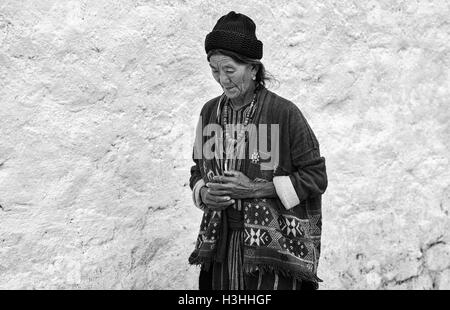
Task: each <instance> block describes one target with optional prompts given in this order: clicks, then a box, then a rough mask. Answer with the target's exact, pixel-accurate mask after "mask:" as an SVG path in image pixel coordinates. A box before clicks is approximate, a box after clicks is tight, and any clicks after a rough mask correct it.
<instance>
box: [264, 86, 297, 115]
mask: <svg viewBox="0 0 450 310" xmlns="http://www.w3.org/2000/svg"><path fill="white" fill-rule="evenodd" d="M267 94H268V96H269V98H270V105H271V109H272V113H274V114H275V115H279V116H280V117H286V116H300V117H301V118H303V114H302V112H301V111H300V108H299V107H298V106H297V105H296V104H295V103H293V102H292V101H291V100H289V99H286V98H284V97H282V96H280V95H278V94H276V93H274V92H272V91H270V90H267Z"/></svg>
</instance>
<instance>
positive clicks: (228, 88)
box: [224, 86, 234, 90]
mask: <svg viewBox="0 0 450 310" xmlns="http://www.w3.org/2000/svg"><path fill="white" fill-rule="evenodd" d="M224 88H225V89H226V90H230V89H233V88H234V86H230V87H224Z"/></svg>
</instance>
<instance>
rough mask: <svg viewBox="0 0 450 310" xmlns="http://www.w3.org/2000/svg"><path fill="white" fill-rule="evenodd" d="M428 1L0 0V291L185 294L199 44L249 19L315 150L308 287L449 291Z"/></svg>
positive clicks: (438, 36) (194, 214) (442, 150)
mask: <svg viewBox="0 0 450 310" xmlns="http://www.w3.org/2000/svg"><path fill="white" fill-rule="evenodd" d="M449 6H450V4H449V2H448V1H444V0H441V1H438V0H436V1H422V0H413V1H400V0H398V1H364V2H357V1H322V0H319V1H309V0H308V1H284V0H282V1H277V2H276V3H275V2H273V1H268V0H262V1H252V0H251V1H246V2H245V3H243V2H242V1H237V0H228V1H222V0H220V1H214V2H213V1H199V0H194V1H189V2H186V1H177V0H166V1H163V0H156V1H144V0H133V1H114V2H112V1H105V0H99V1H84V0H81V1H69V0H65V1H56V0H53V1H21V2H17V1H11V0H2V1H0V42H1V44H0V137H1V139H0V289H44V288H45V289H52V288H56V289H79V288H82V289H195V288H196V287H197V274H198V269H196V268H195V267H190V266H188V264H187V257H188V256H189V254H190V252H191V251H192V249H193V246H194V242H195V239H196V235H197V232H198V228H199V223H200V219H201V212H200V211H199V210H197V209H196V208H195V207H194V206H193V204H192V202H191V192H190V189H189V186H188V180H189V168H190V165H191V160H190V156H191V154H192V143H193V138H194V137H193V136H194V129H195V128H194V127H195V124H196V122H197V117H198V115H199V112H200V109H201V107H202V105H203V104H204V103H205V102H206V101H207V100H209V99H210V98H213V97H215V96H217V95H219V94H220V93H221V92H220V88H219V87H218V85H217V84H216V83H215V81H214V80H213V78H212V76H211V74H210V72H209V68H208V65H207V63H206V55H205V53H204V45H203V44H204V38H205V36H206V34H207V33H208V32H209V31H210V30H211V29H212V27H213V26H214V24H215V22H216V21H217V19H218V18H219V17H220V16H222V15H224V14H226V13H228V12H229V11H230V10H235V11H238V12H242V13H244V14H247V15H249V16H250V17H252V18H253V19H254V21H255V22H256V25H257V36H258V38H259V39H260V40H262V41H263V43H264V57H263V59H262V60H263V62H264V63H265V65H266V68H267V69H268V70H269V71H270V72H271V73H272V74H273V75H274V76H275V77H276V78H277V79H278V81H279V83H278V84H275V85H273V86H271V89H272V90H273V91H275V92H276V93H278V94H279V95H281V96H283V97H285V98H287V99H289V100H291V101H293V102H294V103H295V104H297V105H298V106H299V108H300V109H301V110H302V112H303V114H304V115H305V117H306V118H307V119H308V121H309V123H310V125H311V127H312V128H313V130H314V132H315V133H316V135H317V137H318V140H319V142H320V145H321V152H322V154H323V156H325V158H326V160H327V169H328V177H329V187H328V189H327V192H326V194H325V195H324V196H323V235H322V238H323V242H322V254H321V255H322V256H321V261H320V264H319V272H318V274H319V277H320V278H322V279H323V280H324V282H323V283H322V285H321V288H324V289H449V288H450V246H449V242H450V236H449V231H450V221H449V209H450V172H449V171H450V169H449V141H450V129H449V123H450V122H449V121H450V111H449V103H450V102H449V98H450V89H449V88H450V87H449V85H450V77H449V67H450V23H449V21H448V16H450V8H449Z"/></svg>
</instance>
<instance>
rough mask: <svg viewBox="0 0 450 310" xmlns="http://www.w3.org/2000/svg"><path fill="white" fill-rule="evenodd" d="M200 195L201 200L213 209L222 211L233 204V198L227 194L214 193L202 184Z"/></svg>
mask: <svg viewBox="0 0 450 310" xmlns="http://www.w3.org/2000/svg"><path fill="white" fill-rule="evenodd" d="M200 196H201V199H202V202H203V203H204V204H205V205H206V207H208V209H211V210H213V211H222V210H225V209H226V208H228V207H229V206H231V205H233V203H234V200H233V199H231V197H230V196H229V195H225V196H222V195H214V194H212V193H210V190H209V189H208V188H207V187H206V186H204V187H202V188H201V189H200Z"/></svg>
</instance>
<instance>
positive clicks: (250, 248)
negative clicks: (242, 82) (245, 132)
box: [189, 87, 326, 282]
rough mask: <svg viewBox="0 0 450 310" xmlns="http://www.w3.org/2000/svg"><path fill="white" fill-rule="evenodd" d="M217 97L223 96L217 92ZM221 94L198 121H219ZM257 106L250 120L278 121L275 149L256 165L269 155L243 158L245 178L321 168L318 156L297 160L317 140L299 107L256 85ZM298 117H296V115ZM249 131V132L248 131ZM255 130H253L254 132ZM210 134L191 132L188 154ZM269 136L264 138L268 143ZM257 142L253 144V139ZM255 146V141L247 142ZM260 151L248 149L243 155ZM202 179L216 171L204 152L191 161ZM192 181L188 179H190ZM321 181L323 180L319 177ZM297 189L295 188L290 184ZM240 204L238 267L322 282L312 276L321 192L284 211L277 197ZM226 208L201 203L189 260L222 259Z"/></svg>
mask: <svg viewBox="0 0 450 310" xmlns="http://www.w3.org/2000/svg"><path fill="white" fill-rule="evenodd" d="M222 97H223V96H222ZM222 97H216V98H214V99H212V100H210V101H209V102H207V103H206V104H205V106H204V107H203V109H202V113H201V120H202V122H201V126H203V127H202V128H204V126H206V125H207V124H213V123H219V117H220V112H219V111H221V104H223V103H222V101H223V100H221V98H222ZM257 102H258V104H257V109H256V112H255V116H254V118H253V120H252V122H253V123H255V124H268V127H269V128H270V124H279V128H280V133H279V137H278V138H279V152H278V154H275V155H274V156H275V157H277V158H275V160H270V162H271V163H273V162H275V163H276V164H275V165H274V166H273V167H271V169H267V166H265V167H264V169H261V168H262V167H263V165H265V163H267V162H269V160H266V161H264V160H261V161H260V162H258V163H255V162H254V161H252V160H251V159H250V158H246V159H245V160H244V161H243V168H242V169H241V171H243V173H244V174H246V175H247V176H248V177H249V178H250V179H251V180H259V181H265V182H271V181H272V179H273V177H275V176H286V175H290V174H292V173H295V172H297V173H300V175H301V172H302V168H305V169H306V168H307V167H308V168H311V167H312V168H313V170H314V169H319V170H323V171H324V169H325V163H324V158H323V157H317V158H313V159H310V160H307V161H305V160H303V159H302V154H305V153H307V152H309V151H310V150H311V149H315V150H316V151H317V153H318V148H319V145H318V142H317V139H316V137H315V136H314V133H313V132H312V130H311V128H310V127H309V125H308V123H307V122H306V120H305V119H304V118H303V115H301V112H300V110H299V109H298V108H297V107H296V106H295V105H294V104H293V103H292V102H290V101H288V100H286V99H283V98H282V97H280V96H278V95H276V94H275V93H273V92H271V91H269V90H267V89H266V88H264V87H262V89H261V90H260V91H259V92H258V94H257ZM299 119H300V120H301V121H300V122H299V121H298V120H299ZM250 134H255V133H250ZM256 134H257V133H256ZM209 138H210V137H207V136H202V137H201V138H199V137H198V136H197V139H196V142H195V145H194V153H195V152H196V150H197V152H198V151H199V150H202V147H203V145H204V143H205V142H206V140H207V139H209ZM270 140H271V136H270V134H269V137H268V145H271V144H270ZM258 144H259V143H258ZM253 147H255V146H253ZM256 151H260V150H258V149H257V148H254V149H250V150H249V154H253V153H254V152H256ZM196 163H197V166H198V167H199V168H200V176H199V177H201V178H203V180H204V181H205V183H207V182H209V181H211V180H212V176H213V175H217V174H221V173H222V171H221V169H220V167H219V166H218V164H217V160H215V159H207V158H205V156H203V157H202V159H200V160H197V161H196ZM191 181H192V180H191ZM325 182H326V181H325ZM296 191H297V189H296ZM240 204H241V205H242V206H243V208H244V232H245V241H244V271H245V272H251V271H254V270H261V271H263V272H264V271H276V272H280V273H282V274H284V275H287V276H291V277H293V278H296V279H300V280H302V279H303V280H308V281H313V282H322V280H321V279H319V278H318V277H317V267H318V262H319V256H320V238H321V226H322V215H321V195H313V196H312V197H311V196H309V197H307V198H306V199H300V204H298V205H297V206H295V207H293V208H292V209H289V210H286V208H285V207H284V206H283V204H282V203H281V201H280V200H279V199H278V198H264V199H242V200H241V201H240ZM226 223H227V219H226V212H221V211H210V210H208V209H207V208H205V211H204V214H203V218H202V221H201V224H200V232H199V234H198V238H197V242H196V245H195V249H194V251H193V252H192V254H191V255H190V257H189V263H190V264H195V265H200V264H201V265H203V267H204V268H209V266H210V264H211V263H212V262H213V261H223V259H224V257H225V255H226V248H225V247H226V237H227V234H228V229H227V225H226Z"/></svg>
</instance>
